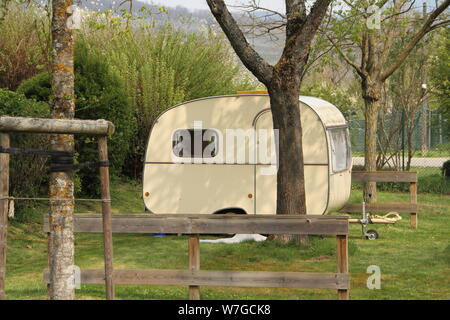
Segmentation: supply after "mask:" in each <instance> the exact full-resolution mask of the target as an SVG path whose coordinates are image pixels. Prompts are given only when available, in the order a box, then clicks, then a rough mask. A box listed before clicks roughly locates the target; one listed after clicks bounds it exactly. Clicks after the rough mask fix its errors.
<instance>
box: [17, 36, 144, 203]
mask: <svg viewBox="0 0 450 320" xmlns="http://www.w3.org/2000/svg"><path fill="white" fill-rule="evenodd" d="M18 91H19V92H23V93H24V94H25V95H26V96H27V97H29V98H35V99H39V100H41V101H49V100H50V99H51V75H50V74H48V73H43V74H40V75H38V76H36V77H34V78H32V79H30V80H27V81H25V82H24V83H23V84H22V85H21V86H20V87H19V88H18ZM75 96H76V109H75V117H76V118H78V119H105V120H109V121H111V122H112V123H114V125H115V127H116V132H115V133H114V135H112V136H111V139H110V142H109V156H110V161H111V174H120V173H121V171H122V167H123V166H124V162H125V157H126V156H127V154H128V151H129V145H130V143H129V141H130V139H131V137H132V136H133V135H134V133H135V129H136V120H135V118H134V117H133V112H132V109H131V107H130V103H129V100H128V98H127V95H126V93H125V91H124V89H123V84H122V82H121V80H120V78H118V77H117V75H116V74H115V73H113V72H112V71H111V70H110V68H109V66H108V64H107V63H106V62H105V61H104V59H103V58H102V57H101V56H99V55H98V54H96V53H95V50H93V49H91V48H89V47H88V45H87V44H86V43H84V42H83V41H80V42H78V43H77V47H76V51H75ZM96 142H97V139H95V138H93V137H87V136H77V137H76V146H75V148H76V151H77V153H78V157H77V160H78V162H87V161H97V160H98V151H97V144H96ZM78 175H79V176H80V178H81V190H82V193H83V194H86V195H87V194H89V195H98V193H99V187H98V186H99V177H98V169H96V168H84V169H83V170H80V171H79V172H78Z"/></svg>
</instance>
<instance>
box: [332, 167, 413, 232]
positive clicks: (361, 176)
mask: <svg viewBox="0 0 450 320" xmlns="http://www.w3.org/2000/svg"><path fill="white" fill-rule="evenodd" d="M352 182H405V183H409V194H410V202H409V203H366V211H367V212H390V211H395V212H403V213H410V214H411V216H410V223H411V227H412V228H414V229H416V228H417V225H418V217H417V213H418V207H417V172H407V171H375V172H364V171H353V172H352ZM339 211H340V212H347V213H355V212H362V204H361V203H356V204H353V203H352V204H347V205H346V206H345V207H344V208H342V209H341V210H339Z"/></svg>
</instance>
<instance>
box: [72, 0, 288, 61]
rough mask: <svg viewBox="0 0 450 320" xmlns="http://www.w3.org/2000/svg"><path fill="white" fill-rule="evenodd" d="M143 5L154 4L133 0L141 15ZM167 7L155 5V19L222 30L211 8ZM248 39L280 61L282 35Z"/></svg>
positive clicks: (86, 5)
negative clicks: (161, 7)
mask: <svg viewBox="0 0 450 320" xmlns="http://www.w3.org/2000/svg"><path fill="white" fill-rule="evenodd" d="M118 3H120V2H119V1H110V0H95V1H92V0H89V1H88V0H82V1H81V4H80V5H79V6H80V7H81V8H83V9H87V10H90V11H99V10H100V11H104V10H112V9H114V8H115V7H117V4H118ZM142 7H145V8H147V9H150V8H152V5H149V4H148V3H144V2H141V1H135V0H133V7H132V9H133V13H134V14H137V15H139V14H140V10H141V9H142ZM121 8H125V9H127V10H129V8H130V7H129V4H128V3H126V4H124V5H122V7H121ZM167 9H168V11H167V13H164V14H161V13H160V11H159V10H158V8H157V6H153V8H152V11H153V12H154V14H153V19H155V20H157V21H161V22H164V21H167V20H169V21H170V22H172V23H173V24H174V25H176V26H178V27H180V28H183V29H184V30H186V31H188V32H196V31H198V30H199V29H202V28H204V27H205V26H213V27H214V28H216V29H217V32H221V30H220V28H219V27H218V25H217V24H216V21H215V19H214V17H213V15H212V14H211V12H210V11H209V10H189V9H187V8H185V7H182V6H176V7H167ZM234 16H235V19H236V20H237V21H245V20H246V19H247V18H246V17H244V15H243V14H236V13H234ZM282 36H283V35H282ZM247 39H248V41H249V43H250V44H251V45H252V46H254V47H255V49H256V50H257V51H258V52H259V53H260V55H261V56H262V57H263V58H265V59H266V60H267V61H269V62H270V63H276V62H277V61H278V58H279V57H280V55H281V51H282V48H283V41H284V38H283V37H281V38H280V39H279V40H278V41H274V40H271V39H270V38H269V37H261V36H260V37H255V36H253V35H251V34H247Z"/></svg>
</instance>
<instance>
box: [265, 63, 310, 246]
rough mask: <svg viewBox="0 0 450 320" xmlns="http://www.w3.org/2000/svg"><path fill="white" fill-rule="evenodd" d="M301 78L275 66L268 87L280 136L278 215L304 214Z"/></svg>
mask: <svg viewBox="0 0 450 320" xmlns="http://www.w3.org/2000/svg"><path fill="white" fill-rule="evenodd" d="M284 66H285V65H284ZM300 77H301V73H296V72H292V68H290V67H289V66H285V67H284V68H278V67H277V68H275V71H274V77H273V80H272V81H271V83H270V85H269V86H268V91H269V96H270V106H271V109H272V120H273V127H274V129H275V130H278V135H279V150H278V166H279V167H278V174H277V214H306V198H305V178H304V170H303V168H304V166H303V148H302V145H303V144H302V124H301V119H300V105H299V96H298V93H299V89H300V83H301V79H300ZM294 160H295V161H294ZM273 238H274V239H277V240H280V241H283V242H290V241H299V242H301V243H306V242H307V237H305V236H300V237H297V236H294V235H275V236H274V237H273Z"/></svg>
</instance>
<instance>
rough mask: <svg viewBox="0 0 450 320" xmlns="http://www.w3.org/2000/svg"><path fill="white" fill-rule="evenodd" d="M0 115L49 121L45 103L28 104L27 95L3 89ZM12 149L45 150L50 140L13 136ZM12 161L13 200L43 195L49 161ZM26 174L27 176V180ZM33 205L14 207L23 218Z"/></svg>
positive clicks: (23, 157) (32, 158) (25, 157)
mask: <svg viewBox="0 0 450 320" xmlns="http://www.w3.org/2000/svg"><path fill="white" fill-rule="evenodd" d="M0 115H1V116H3V115H7V116H17V117H24V116H26V117H48V116H49V106H48V104H47V103H44V102H36V101H34V100H28V99H26V98H25V96H24V95H22V94H18V93H16V92H12V91H9V90H4V89H0ZM10 139H11V146H13V147H20V148H38V149H46V148H48V145H49V137H48V135H44V134H33V135H31V134H18V133H14V134H12V135H11V136H10ZM10 159H11V161H10V194H11V195H12V196H14V197H34V196H38V195H40V192H44V191H43V190H41V186H43V185H45V182H46V181H48V175H47V170H46V163H47V160H48V158H47V157H43V156H38V155H23V154H17V155H16V154H15V155H12V156H11V158H10ZM24 174H25V176H24ZM30 204H32V203H30V202H23V201H17V202H16V203H15V209H16V216H17V217H19V218H20V217H21V216H22V215H24V212H25V211H24V210H25V208H26V207H27V206H29V205H30Z"/></svg>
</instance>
